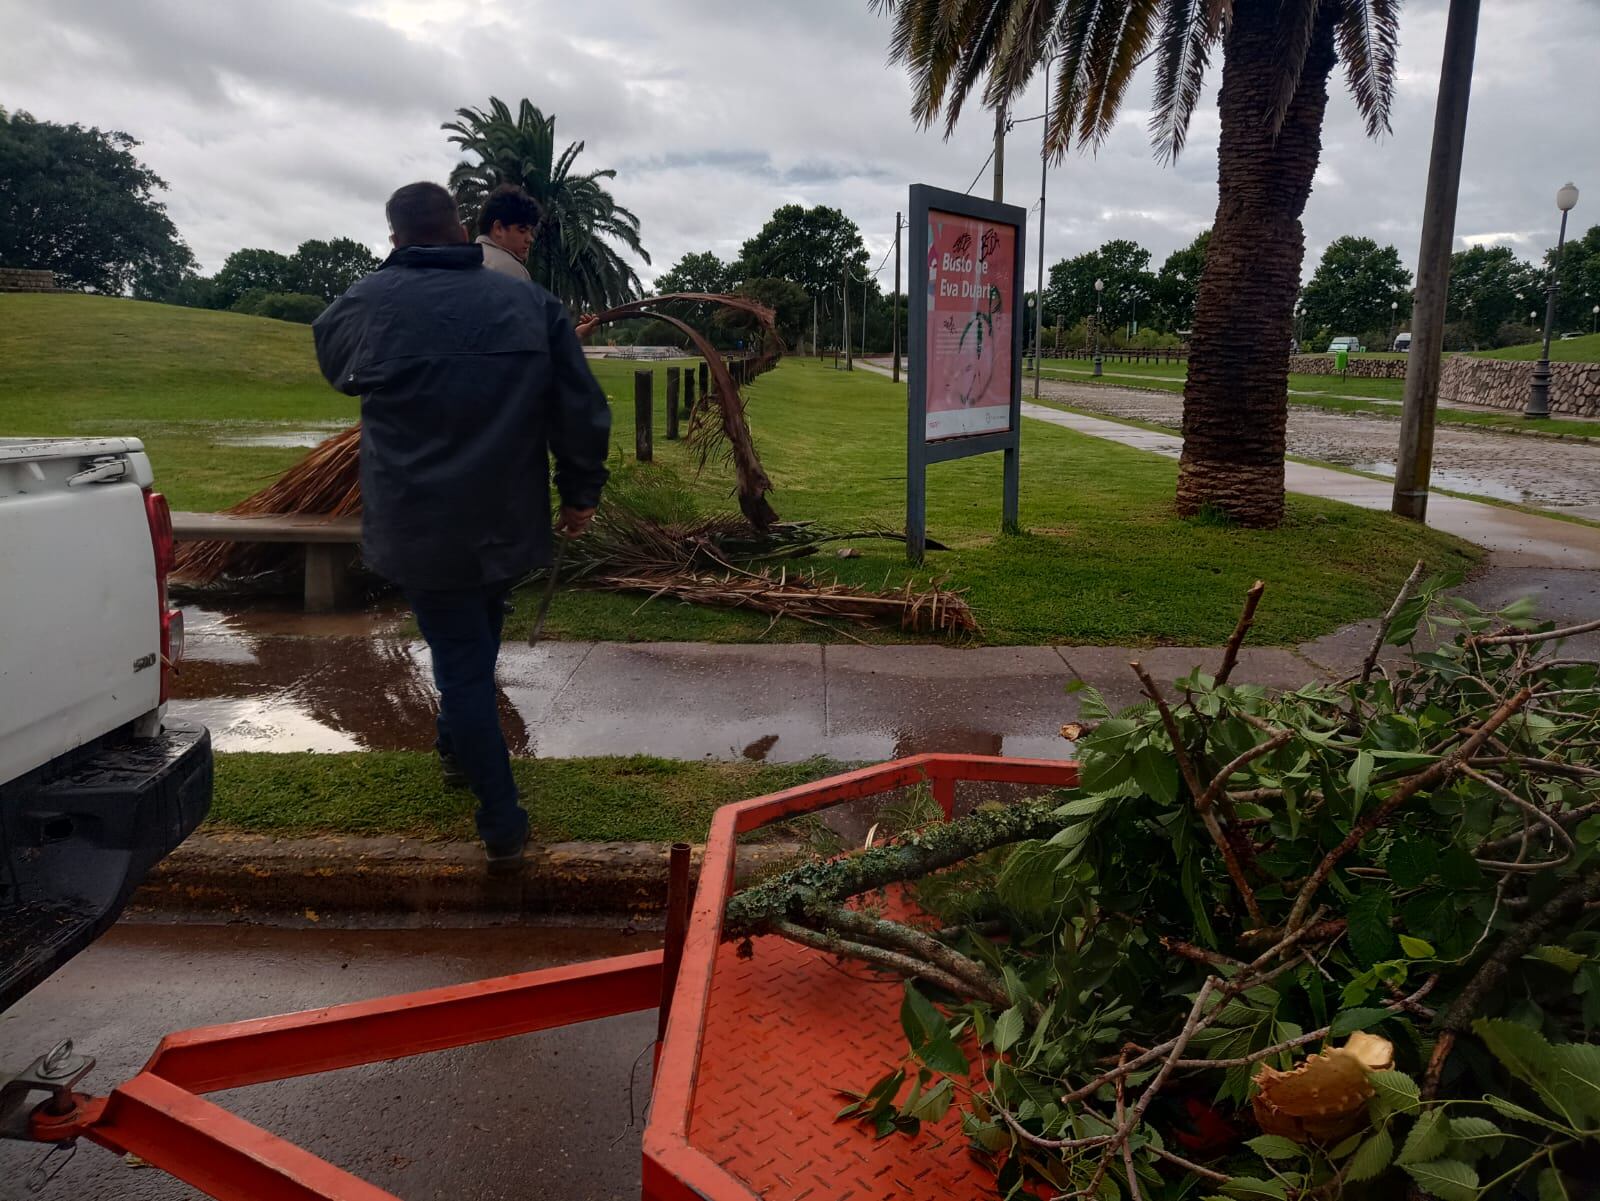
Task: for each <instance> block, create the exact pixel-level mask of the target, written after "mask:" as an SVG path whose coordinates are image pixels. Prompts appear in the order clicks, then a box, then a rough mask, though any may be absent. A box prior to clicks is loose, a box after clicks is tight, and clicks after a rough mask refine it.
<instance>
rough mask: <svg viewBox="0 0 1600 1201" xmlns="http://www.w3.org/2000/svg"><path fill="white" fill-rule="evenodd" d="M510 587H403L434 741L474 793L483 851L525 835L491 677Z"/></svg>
mask: <svg viewBox="0 0 1600 1201" xmlns="http://www.w3.org/2000/svg"><path fill="white" fill-rule="evenodd" d="M510 591H511V585H510V584H509V583H505V584H487V585H483V586H481V587H477V588H457V589H450V590H448V591H441V590H432V589H407V590H406V600H407V601H409V602H410V604H411V611H412V612H413V613H415V614H416V615H417V625H418V626H419V627H420V628H421V630H422V637H423V638H424V639H426V641H427V643H428V649H429V650H430V651H431V652H432V653H433V682H434V685H435V686H436V687H437V688H438V689H439V733H438V742H437V744H436V745H437V746H438V749H439V753H440V754H441V755H445V756H449V757H450V758H453V759H454V760H455V761H456V762H457V763H458V764H460V766H461V770H462V772H463V773H464V774H465V775H466V777H467V783H468V784H469V785H470V787H471V788H472V792H473V795H474V796H476V797H477V798H478V812H477V815H476V816H477V822H478V836H479V837H480V838H482V839H483V841H484V843H485V845H487V846H488V847H490V848H499V847H504V846H507V845H509V844H512V843H515V844H516V845H518V846H520V845H521V843H522V840H523V839H524V838H526V837H527V833H528V815H527V813H526V812H524V811H523V809H522V806H521V805H519V804H518V803H517V785H516V781H515V780H513V779H512V777H511V755H510V753H509V752H508V751H507V750H506V740H505V735H504V734H503V733H501V731H500V712H499V709H498V706H497V697H498V693H497V690H496V688H495V682H494V667H495V660H496V659H497V658H499V655H500V629H501V626H502V625H503V624H504V623H505V616H506V613H505V599H506V596H507V594H508V593H510Z"/></svg>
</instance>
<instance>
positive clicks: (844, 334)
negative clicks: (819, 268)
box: [839, 264, 856, 371]
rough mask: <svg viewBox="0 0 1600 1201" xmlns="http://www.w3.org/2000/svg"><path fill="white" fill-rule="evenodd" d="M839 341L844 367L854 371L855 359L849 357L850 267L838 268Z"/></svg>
mask: <svg viewBox="0 0 1600 1201" xmlns="http://www.w3.org/2000/svg"><path fill="white" fill-rule="evenodd" d="M839 300H840V303H839V321H840V325H839V341H841V342H842V343H844V369H845V370H846V371H854V370H855V369H856V364H855V360H854V359H853V358H851V357H850V267H849V265H848V264H846V265H845V266H844V267H842V268H840V270H839Z"/></svg>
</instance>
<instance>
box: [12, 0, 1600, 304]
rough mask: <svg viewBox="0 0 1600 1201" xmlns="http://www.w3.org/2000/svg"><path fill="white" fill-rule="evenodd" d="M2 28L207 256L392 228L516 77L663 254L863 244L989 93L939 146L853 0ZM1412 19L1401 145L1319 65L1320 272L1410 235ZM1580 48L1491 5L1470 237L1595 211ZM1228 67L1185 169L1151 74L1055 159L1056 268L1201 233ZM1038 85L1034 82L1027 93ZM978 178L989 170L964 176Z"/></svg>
mask: <svg viewBox="0 0 1600 1201" xmlns="http://www.w3.org/2000/svg"><path fill="white" fill-rule="evenodd" d="M0 27H3V28H5V29H6V30H7V31H8V35H9V36H8V39H7V41H6V42H5V43H4V44H3V45H0V79H3V80H4V81H5V82H4V83H3V84H0V105H4V106H6V107H8V108H25V109H28V110H30V111H32V112H34V113H35V114H36V115H38V116H40V117H43V118H48V119H52V120H62V121H74V120H76V121H83V122H85V123H91V124H97V125H101V126H109V127H115V128H121V129H126V130H128V131H129V132H131V133H133V134H134V135H135V136H137V137H139V138H141V139H142V140H143V141H144V143H145V144H144V147H143V150H142V152H141V153H142V154H143V155H144V157H145V158H146V160H147V161H148V162H149V163H150V164H151V166H152V167H154V168H155V169H156V170H157V171H158V172H159V173H161V174H162V175H163V176H164V177H165V178H166V179H167V180H168V181H169V183H170V184H171V185H172V191H171V193H170V194H169V195H168V204H169V207H170V210H171V212H172V215H173V218H174V220H175V221H176V222H177V223H178V226H179V228H180V229H181V230H182V232H183V234H184V236H185V237H186V238H187V239H188V240H189V242H190V244H191V245H192V246H193V247H194V249H195V252H196V254H197V256H198V257H199V258H200V260H201V261H202V263H203V264H204V265H205V266H206V267H207V268H208V269H214V268H215V267H216V266H217V265H218V264H219V263H220V262H221V260H222V258H223V257H225V256H226V255H227V253H228V252H230V251H231V250H234V249H236V248H238V247H240V246H249V245H262V246H271V247H275V248H278V249H285V250H287V249H292V248H293V247H294V246H295V245H296V244H297V243H298V242H300V241H302V240H303V239H305V238H309V237H325V236H331V235H342V234H348V235H350V236H354V237H358V238H360V239H362V240H364V241H367V242H369V243H371V244H372V245H373V246H374V248H379V247H381V244H382V242H383V239H384V232H385V231H384V229H383V223H382V213H381V210H382V202H383V199H384V197H385V196H386V195H387V194H388V192H389V191H390V190H391V189H392V188H393V187H394V186H396V185H397V184H399V183H403V182H407V181H409V180H411V179H416V178H438V179H442V178H443V177H444V175H445V174H446V173H447V172H448V171H449V168H450V166H451V164H452V162H453V161H454V159H453V155H452V153H451V150H452V148H451V147H450V146H449V144H448V143H447V142H446V141H445V139H444V135H443V134H442V133H441V132H440V131H439V129H438V126H439V124H440V122H442V121H445V120H448V119H450V117H451V115H452V112H453V110H454V109H455V108H457V107H459V106H462V105H479V104H483V103H485V102H486V101H487V99H488V97H489V96H490V95H491V94H495V95H499V96H501V97H503V98H505V99H507V100H511V101H515V100H516V99H517V98H519V97H521V96H528V97H530V98H531V99H533V100H534V102H535V103H536V104H538V105H540V106H541V107H542V108H543V109H544V110H545V111H546V112H553V113H555V114H557V118H558V120H557V134H558V137H560V138H562V139H581V140H583V141H584V142H585V143H586V146H585V150H584V154H583V157H582V158H581V159H580V163H581V164H583V165H585V166H587V167H589V168H590V169H593V168H597V167H615V168H617V169H618V172H619V174H618V178H617V180H616V181H615V183H614V185H613V186H614V192H615V195H616V196H617V199H618V200H619V201H620V202H621V203H622V204H624V205H626V206H628V207H629V208H631V209H633V210H634V211H635V212H636V213H638V214H639V216H640V218H641V219H642V221H643V225H644V237H645V244H646V245H647V246H648V247H649V248H650V250H651V252H652V255H653V258H654V264H655V269H656V270H661V269H664V268H666V267H667V266H670V265H671V263H672V262H673V261H675V260H676V259H677V257H678V256H679V255H681V254H683V253H685V252H688V251H696V250H704V249H710V250H715V251H716V252H717V253H719V254H722V255H724V256H731V255H732V254H734V253H736V252H737V250H738V247H739V244H740V243H741V242H742V241H743V240H744V239H745V238H747V237H749V236H750V235H751V234H752V233H754V232H755V230H756V229H757V228H758V227H759V226H760V224H761V222H762V220H764V219H765V217H766V216H767V215H768V214H769V213H770V212H771V211H772V209H773V208H774V207H776V206H777V205H779V204H783V203H788V202H790V201H794V202H799V203H804V204H818V203H821V204H830V205H834V206H836V207H839V208H841V209H843V210H844V211H845V212H846V213H848V214H849V215H850V216H852V217H853V218H854V219H855V220H856V221H857V222H858V223H860V225H861V227H862V231H863V233H864V235H865V236H866V239H867V242H868V246H869V248H870V249H871V250H872V252H873V254H874V262H876V261H877V258H878V257H879V256H881V255H882V253H883V251H884V250H885V249H886V247H887V246H888V244H889V240H890V239H891V237H892V233H893V229H894V214H895V212H896V210H898V209H903V208H904V207H905V203H906V192H905V189H906V186H907V185H908V184H910V183H913V182H927V183H933V184H938V185H940V186H944V187H953V188H956V189H958V190H960V189H965V188H966V187H967V186H968V185H969V184H970V183H973V182H974V176H975V175H978V174H979V166H980V164H982V162H983V161H984V158H985V157H986V156H987V154H988V152H989V148H990V147H989V143H990V133H991V128H992V127H991V123H990V121H989V119H988V116H987V114H986V113H984V112H982V111H981V110H978V109H974V110H973V112H972V113H971V115H970V116H969V118H968V119H967V120H965V121H964V122H963V124H962V126H961V127H960V128H959V129H958V130H957V132H956V134H955V136H954V137H952V138H950V139H949V140H948V141H946V140H945V139H944V138H942V136H941V131H939V130H918V129H916V128H915V127H914V126H913V124H912V122H911V121H910V119H909V117H908V116H907V111H908V107H909V89H908V87H907V85H906V82H905V79H904V77H903V74H902V73H901V72H900V71H899V70H897V69H890V68H887V67H886V66H885V46H886V40H887V39H886V33H887V31H886V26H885V24H884V22H883V21H882V20H881V19H879V18H876V17H874V16H872V15H871V14H870V13H869V12H868V10H867V5H866V3H865V0H834V2H833V3H825V4H810V5H799V4H766V5H751V4H749V3H748V2H747V0H740V2H738V3H735V2H734V0H673V2H672V3H665V4H655V5H648V6H647V5H639V4H635V3H626V2H624V0H591V2H589V3H585V4H583V5H581V6H580V5H572V4H570V3H561V2H559V0H523V2H522V3H519V4H517V5H515V6H509V7H508V6H492V7H486V6H483V5H481V4H479V3H476V2H475V0H274V2H273V3H271V4H261V3H249V2H246V0H57V2H56V3H54V4H52V5H50V6H48V8H46V7H45V6H41V5H36V4H32V3H29V2H28V0H0ZM1402 28H1403V41H1402V45H1401V57H1400V65H1401V71H1402V75H1401V81H1400V87H1399V94H1398V97H1397V101H1396V107H1395V113H1394V120H1393V126H1394V131H1393V134H1392V135H1390V136H1387V137H1385V138H1383V139H1380V140H1377V141H1373V140H1369V139H1368V138H1366V137H1365V135H1364V132H1363V129H1362V126H1361V122H1360V120H1359V117H1358V116H1357V114H1356V112H1355V107H1354V105H1353V104H1352V103H1351V101H1350V100H1349V98H1348V95H1347V94H1346V93H1345V91H1344V87H1343V83H1342V81H1340V82H1338V83H1337V84H1336V87H1335V90H1334V96H1333V99H1332V101H1331V103H1330V106H1329V115H1328V121H1327V126H1326V129H1325V132H1324V158H1323V169H1322V171H1321V172H1319V174H1318V178H1317V182H1316V186H1315V190H1314V194H1313V196H1312V198H1311V202H1310V205H1309V207H1308V210H1307V213H1306V228H1307V242H1308V265H1307V269H1308V270H1309V268H1310V266H1311V265H1313V264H1314V262H1315V259H1316V256H1317V255H1318V254H1320V252H1321V250H1322V248H1323V247H1324V246H1325V245H1326V244H1327V243H1328V242H1329V241H1331V240H1332V239H1333V238H1335V237H1337V236H1339V235H1340V234H1344V233H1363V234H1367V235H1370V236H1372V237H1374V238H1377V239H1378V240H1379V241H1384V242H1392V243H1393V244H1394V245H1396V246H1398V247H1399V248H1400V251H1401V254H1402V255H1403V256H1404V257H1405V258H1406V259H1407V260H1408V261H1410V260H1411V259H1412V258H1413V257H1414V255H1415V252H1416V243H1417V236H1418V224H1419V220H1420V211H1421V205H1422V195H1423V185H1424V180H1425V178H1426V164H1427V157H1428V148H1429V141H1430V138H1431V131H1432V120H1433V93H1434V89H1435V87H1436V86H1437V75H1438V63H1439V55H1440V51H1441V47H1442V42H1443V30H1444V3H1443V0H1414V2H1413V3H1412V4H1410V5H1408V6H1407V8H1406V10H1405V13H1404V19H1403V27H1402ZM1596 62H1600V0H1502V2H1500V3H1496V4H1493V5H1486V6H1485V10H1484V13H1483V17H1482V29H1481V33H1480V39H1479V50H1478V70H1477V73H1476V77H1475V80H1474V95H1473V114H1472V120H1471V124H1470V127H1469V130H1468V152H1467V161H1466V168H1465V174H1464V177H1463V181H1462V189H1461V204H1460V211H1459V217H1458V221H1457V232H1458V234H1459V235H1460V236H1461V237H1462V238H1463V239H1473V240H1495V241H1504V242H1508V243H1509V244H1511V245H1513V246H1514V247H1515V248H1516V249H1517V251H1518V252H1519V253H1522V254H1526V255H1535V254H1537V253H1539V252H1540V251H1541V250H1542V249H1543V247H1544V246H1545V245H1547V244H1549V243H1550V242H1551V241H1553V238H1554V226H1555V221H1554V203H1553V194H1554V190H1555V188H1556V187H1557V186H1558V185H1559V184H1560V183H1562V182H1564V181H1565V180H1566V179H1567V178H1569V177H1570V178H1573V179H1575V180H1576V181H1577V182H1578V184H1579V185H1580V187H1583V188H1584V189H1585V199H1584V201H1583V202H1582V204H1581V205H1580V209H1579V211H1578V213H1576V214H1575V218H1576V219H1577V220H1578V225H1579V228H1585V227H1587V225H1589V224H1592V223H1594V222H1596V221H1600V126H1597V124H1596V122H1595V118H1594V114H1595V113H1596V112H1600V76H1597V73H1596V72H1595V70H1594V63H1596ZM1215 82H1216V81H1215V79H1213V80H1212V81H1211V88H1212V89H1213V90H1212V91H1211V92H1210V93H1209V94H1208V97H1207V100H1206V101H1205V102H1204V103H1203V105H1202V107H1201V109H1200V111H1199V112H1198V113H1197V114H1196V117H1195V122H1194V127H1193V129H1192V130H1191V133H1190V138H1189V145H1188V148H1187V150H1186V151H1185V153H1184V155H1183V156H1182V157H1181V158H1180V160H1179V162H1178V163H1177V164H1176V166H1173V167H1163V166H1161V165H1159V164H1158V163H1156V161H1155V159H1154V156H1153V154H1152V152H1151V149H1150V145H1149V140H1148V137H1147V134H1146V130H1145V124H1146V121H1147V120H1148V116H1149V113H1148V108H1147V106H1148V104H1149V98H1150V79H1149V78H1148V75H1146V76H1145V77H1143V78H1141V79H1138V80H1136V81H1135V82H1134V83H1133V85H1132V87H1131V88H1130V90H1129V92H1128V107H1127V109H1125V111H1124V114H1123V117H1122V119H1121V120H1120V121H1119V123H1118V125H1117V127H1116V128H1115V130H1114V131H1113V132H1112V134H1111V136H1110V138H1109V139H1108V140H1107V142H1106V143H1105V144H1104V145H1103V146H1102V147H1100V149H1099V150H1098V152H1097V153H1095V154H1093V155H1091V156H1082V155H1077V154H1074V155H1072V156H1071V157H1070V158H1068V159H1067V160H1066V161H1065V162H1064V163H1063V164H1061V165H1060V166H1058V167H1054V168H1052V169H1051V170H1050V171H1049V205H1048V214H1049V220H1048V223H1047V229H1046V231H1045V233H1046V252H1047V256H1048V258H1049V259H1050V260H1051V261H1054V260H1055V259H1057V258H1059V257H1063V256H1066V255H1070V254H1075V253H1078V252H1080V251H1082V250H1086V249H1089V248H1092V247H1093V246H1095V245H1098V244H1099V243H1100V242H1102V241H1104V240H1106V239H1107V238H1112V237H1130V238H1135V239H1137V240H1139V241H1140V242H1142V243H1144V244H1145V245H1146V246H1148V247H1150V248H1151V250H1152V251H1153V252H1154V253H1155V255H1156V257H1157V259H1158V260H1159V259H1160V258H1161V257H1162V256H1164V255H1165V254H1166V253H1168V252H1169V251H1171V250H1173V249H1175V248H1176V247H1178V246H1181V245H1183V244H1184V243H1186V242H1187V241H1189V239H1190V238H1192V237H1193V236H1194V234H1195V233H1196V232H1197V231H1198V230H1200V229H1203V228H1204V227H1205V226H1206V225H1208V224H1209V223H1210V220H1211V215H1212V212H1213V210H1214V208H1215V206H1216V144H1217V122H1216V113H1215V106H1214V98H1215V97H1214V88H1215ZM1042 104H1043V95H1042V91H1041V90H1040V89H1039V88H1038V87H1037V86H1036V87H1035V88H1034V90H1033V93H1032V94H1030V95H1029V96H1027V97H1025V98H1024V99H1023V101H1022V102H1021V103H1020V104H1019V106H1018V113H1019V115H1023V116H1026V115H1031V114H1032V113H1034V112H1037V111H1039V109H1040V108H1041V107H1042ZM1038 135H1039V124H1038V123H1037V122H1034V123H1025V124H1018V125H1017V126H1016V127H1015V128H1014V129H1013V131H1012V133H1011V135H1010V136H1009V138H1008V139H1007V144H1006V155H1007V158H1006V162H1007V199H1008V200H1011V201H1012V202H1013V203H1018V204H1021V205H1024V206H1034V205H1036V204H1037V198H1038V189H1039V159H1038V149H1037V148H1038ZM989 186H990V185H989V180H988V177H987V175H986V174H985V175H983V176H982V177H981V178H979V179H978V180H977V181H976V184H975V186H974V188H973V190H974V191H976V192H979V193H983V194H987V193H988V191H989ZM1586 213H1587V214H1589V215H1588V216H1587V217H1586V216H1585V214H1586ZM1034 234H1035V231H1034V230H1032V229H1030V237H1032V236H1034ZM1030 257H1031V255H1030ZM646 274H647V275H648V274H649V273H648V272H647V273H646Z"/></svg>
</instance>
